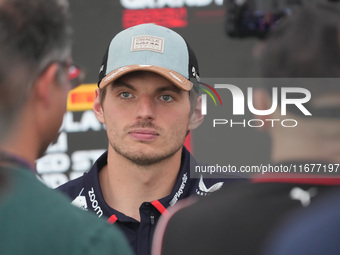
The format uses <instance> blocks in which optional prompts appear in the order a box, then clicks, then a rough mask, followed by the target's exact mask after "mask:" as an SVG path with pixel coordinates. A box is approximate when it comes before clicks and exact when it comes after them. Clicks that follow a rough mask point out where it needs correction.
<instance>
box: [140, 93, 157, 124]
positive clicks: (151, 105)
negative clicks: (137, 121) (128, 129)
mask: <svg viewBox="0 0 340 255" xmlns="http://www.w3.org/2000/svg"><path fill="white" fill-rule="evenodd" d="M137 117H138V118H141V119H154V117H155V102H154V99H153V98H152V97H150V96H147V95H143V96H141V97H140V98H139V100H138V104H137Z"/></svg>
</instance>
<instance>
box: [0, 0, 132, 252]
mask: <svg viewBox="0 0 340 255" xmlns="http://www.w3.org/2000/svg"><path fill="white" fill-rule="evenodd" d="M0 31H1V32H0V97H1V100H0V119H1V120H0V181H1V188H0V226H1V227H0V247H1V254H6V255H10V254H13V255H14V254H15V255H17V254H32V255H33V254H132V251H131V249H130V247H129V246H128V244H127V242H126V240H125V238H124V237H123V235H122V234H121V233H120V232H119V230H118V229H117V228H113V227H112V226H109V225H108V224H107V223H106V222H104V221H101V220H100V219H97V218H96V217H95V216H93V215H91V214H89V213H86V212H83V211H81V210H79V209H78V208H75V207H74V206H72V205H71V204H70V203H69V201H68V199H67V198H65V197H64V196H63V195H60V194H58V192H56V191H54V190H51V189H49V188H47V187H46V186H45V185H43V184H42V183H41V182H40V181H39V180H38V179H37V178H36V174H37V173H36V170H35V166H34V163H35V160H36V159H37V158H38V157H40V156H42V155H43V153H44V151H45V149H46V148H47V146H48V145H49V144H50V142H52V141H53V140H54V139H56V138H57V136H58V129H59V127H60V125H61V122H62V119H63V115H64V113H65V111H66V99H67V94H68V92H69V90H70V89H71V88H72V87H73V85H74V86H75V85H79V80H78V78H81V76H80V70H79V69H77V68H76V67H75V66H74V65H73V64H72V58H71V34H72V31H71V27H70V23H69V13H68V2H67V1H66V0H0ZM71 78H72V79H71Z"/></svg>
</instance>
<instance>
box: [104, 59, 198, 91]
mask: <svg viewBox="0 0 340 255" xmlns="http://www.w3.org/2000/svg"><path fill="white" fill-rule="evenodd" d="M134 71H149V72H153V73H157V74H159V75H161V76H163V77H164V78H165V79H167V80H169V81H171V82H172V83H173V84H174V85H176V86H177V87H179V88H180V89H183V90H186V91H189V90H191V88H192V86H193V84H192V82H191V81H189V80H188V79H187V78H185V77H184V76H183V75H181V74H179V73H177V72H174V71H172V70H170V69H167V68H164V67H159V66H152V65H130V66H124V67H121V68H118V69H116V70H113V71H112V72H110V73H108V74H107V75H106V76H105V77H104V78H103V79H102V81H101V82H100V83H99V88H100V89H102V88H104V87H106V86H107V85H109V84H110V83H112V82H113V81H115V80H117V79H118V78H119V77H121V76H123V75H124V74H127V73H131V72H134Z"/></svg>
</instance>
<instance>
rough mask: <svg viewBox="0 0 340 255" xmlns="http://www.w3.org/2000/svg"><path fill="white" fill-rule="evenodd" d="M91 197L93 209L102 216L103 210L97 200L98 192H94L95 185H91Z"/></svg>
mask: <svg viewBox="0 0 340 255" xmlns="http://www.w3.org/2000/svg"><path fill="white" fill-rule="evenodd" d="M89 198H90V201H91V206H92V209H93V211H94V212H95V213H96V214H97V215H98V217H102V216H103V211H102V209H101V208H100V206H99V204H98V201H97V200H96V194H95V193H94V189H93V187H91V190H89Z"/></svg>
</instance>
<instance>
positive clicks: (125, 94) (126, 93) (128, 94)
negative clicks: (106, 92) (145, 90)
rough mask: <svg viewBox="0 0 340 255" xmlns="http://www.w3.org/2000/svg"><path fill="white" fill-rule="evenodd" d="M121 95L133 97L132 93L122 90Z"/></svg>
mask: <svg viewBox="0 0 340 255" xmlns="http://www.w3.org/2000/svg"><path fill="white" fill-rule="evenodd" d="M120 96H121V97H122V98H131V97H132V95H131V93H129V92H122V93H120Z"/></svg>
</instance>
